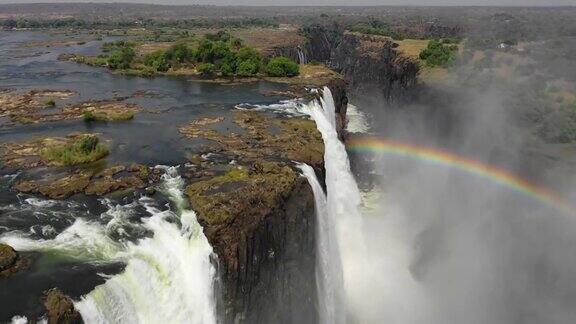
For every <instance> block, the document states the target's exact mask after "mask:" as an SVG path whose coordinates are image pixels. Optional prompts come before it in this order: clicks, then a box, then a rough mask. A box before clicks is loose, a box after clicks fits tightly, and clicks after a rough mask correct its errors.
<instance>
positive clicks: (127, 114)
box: [82, 110, 134, 122]
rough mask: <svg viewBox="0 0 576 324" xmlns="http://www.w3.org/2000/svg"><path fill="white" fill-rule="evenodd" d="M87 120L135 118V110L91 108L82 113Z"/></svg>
mask: <svg viewBox="0 0 576 324" xmlns="http://www.w3.org/2000/svg"><path fill="white" fill-rule="evenodd" d="M82 116H83V118H84V121H85V122H92V121H124V120H131V119H134V112H133V111H118V112H114V111H108V112H93V111H90V110H86V111H84V113H83V114H82Z"/></svg>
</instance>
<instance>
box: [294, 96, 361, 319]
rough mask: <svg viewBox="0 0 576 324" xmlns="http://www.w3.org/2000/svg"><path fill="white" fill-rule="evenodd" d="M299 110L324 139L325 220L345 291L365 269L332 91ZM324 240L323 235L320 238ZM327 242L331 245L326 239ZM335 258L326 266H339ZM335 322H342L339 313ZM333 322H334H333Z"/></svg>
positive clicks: (354, 188) (356, 199) (356, 200)
mask: <svg viewBox="0 0 576 324" xmlns="http://www.w3.org/2000/svg"><path fill="white" fill-rule="evenodd" d="M301 110H302V111H303V112H304V113H306V114H308V115H309V116H310V117H311V118H312V119H313V120H314V121H315V122H316V126H317V128H318V130H319V131H320V133H321V134H322V138H323V140H324V163H325V168H326V193H327V205H326V206H327V208H326V209H327V214H328V216H327V217H326V219H327V220H328V221H329V222H332V224H334V225H333V226H334V227H335V228H336V236H337V243H338V244H337V245H338V247H337V251H339V252H340V253H339V254H340V260H341V264H342V271H343V281H344V290H348V289H349V287H351V286H352V285H354V280H356V279H355V278H358V277H361V276H362V273H363V270H364V269H365V260H363V257H364V255H365V253H364V240H363V236H362V229H361V227H362V219H361V214H360V203H361V196H360V191H359V190H358V185H357V184H356V180H355V179H354V176H353V175H352V172H351V171H350V162H349V160H348V154H347V152H346V148H345V146H344V144H343V143H342V142H341V141H340V140H339V138H338V132H337V130H336V111H335V105H334V100H333V98H332V93H331V91H330V89H329V88H328V87H325V88H324V90H323V96H322V99H321V100H320V104H319V103H318V102H317V101H312V102H310V103H309V104H307V105H303V106H302V107H301ZM319 239H323V237H319ZM326 244H334V242H327V243H326ZM337 259H338V258H334V259H333V261H332V263H331V264H330V266H329V267H328V269H338V266H339V265H340V262H338V263H337V264H335V263H336V262H335V260H337ZM336 306H338V308H339V309H340V312H341V314H346V308H345V307H344V306H345V305H342V306H341V307H340V306H339V305H336ZM335 320H336V321H335V323H337V322H339V321H344V320H345V316H339V317H338V318H336V319H335ZM333 323H334V322H333Z"/></svg>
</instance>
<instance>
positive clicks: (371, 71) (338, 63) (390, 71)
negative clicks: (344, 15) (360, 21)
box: [303, 26, 419, 101]
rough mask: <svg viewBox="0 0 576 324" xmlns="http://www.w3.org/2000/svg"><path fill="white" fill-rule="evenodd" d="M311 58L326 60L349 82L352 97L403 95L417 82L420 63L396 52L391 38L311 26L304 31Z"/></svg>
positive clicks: (392, 98) (387, 97)
mask: <svg viewBox="0 0 576 324" xmlns="http://www.w3.org/2000/svg"><path fill="white" fill-rule="evenodd" d="M303 33H304V34H305V35H306V37H307V38H308V43H307V45H306V51H307V55H308V57H309V59H310V60H316V61H320V62H327V63H328V65H329V66H330V67H331V68H332V69H334V70H335V71H337V72H339V73H340V74H342V76H343V77H344V79H345V80H346V81H347V82H348V90H349V93H350V94H351V95H353V96H361V95H362V94H371V95H374V94H377V95H378V96H382V97H383V99H385V100H389V101H390V100H394V99H399V98H402V97H403V96H404V95H405V94H407V93H409V90H410V89H411V88H413V86H414V85H416V82H417V76H418V73H419V68H418V63H417V62H415V61H414V60H412V59H410V58H408V57H405V56H402V55H401V54H400V53H398V52H397V51H396V49H395V48H396V46H397V45H396V44H395V43H394V41H393V40H392V39H390V38H388V37H384V36H374V35H365V34H359V33H349V32H343V31H340V30H338V29H336V28H326V27H323V26H311V27H308V28H306V29H304V30H303Z"/></svg>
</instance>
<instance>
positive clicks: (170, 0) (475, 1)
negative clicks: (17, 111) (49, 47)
mask: <svg viewBox="0 0 576 324" xmlns="http://www.w3.org/2000/svg"><path fill="white" fill-rule="evenodd" d="M33 2H137V3H157V4H178V5H185V4H190V5H191V4H212V5H265V6H271V5H277V6H284V5H296V6H300V5H307V6H310V5H315V6H325V5H336V6H346V5H348V6H349V5H424V6H428V5H440V6H446V5H462V6H470V5H476V6H576V0H359V1H352V0H315V1H312V2H311V1H309V0H122V1H114V0H0V3H33Z"/></svg>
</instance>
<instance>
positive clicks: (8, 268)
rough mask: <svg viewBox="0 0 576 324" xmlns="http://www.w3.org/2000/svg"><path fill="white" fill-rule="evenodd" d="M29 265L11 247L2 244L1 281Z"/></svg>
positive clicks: (0, 245)
mask: <svg viewBox="0 0 576 324" xmlns="http://www.w3.org/2000/svg"><path fill="white" fill-rule="evenodd" d="M27 265H28V262H27V260H26V259H23V258H21V257H20V255H19V254H18V252H16V251H15V250H14V249H13V248H12V247H11V246H9V245H6V244H3V243H0V279H1V278H5V277H8V276H10V275H12V274H14V273H16V272H18V271H19V270H22V269H24V268H25V267H26V266H27Z"/></svg>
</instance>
